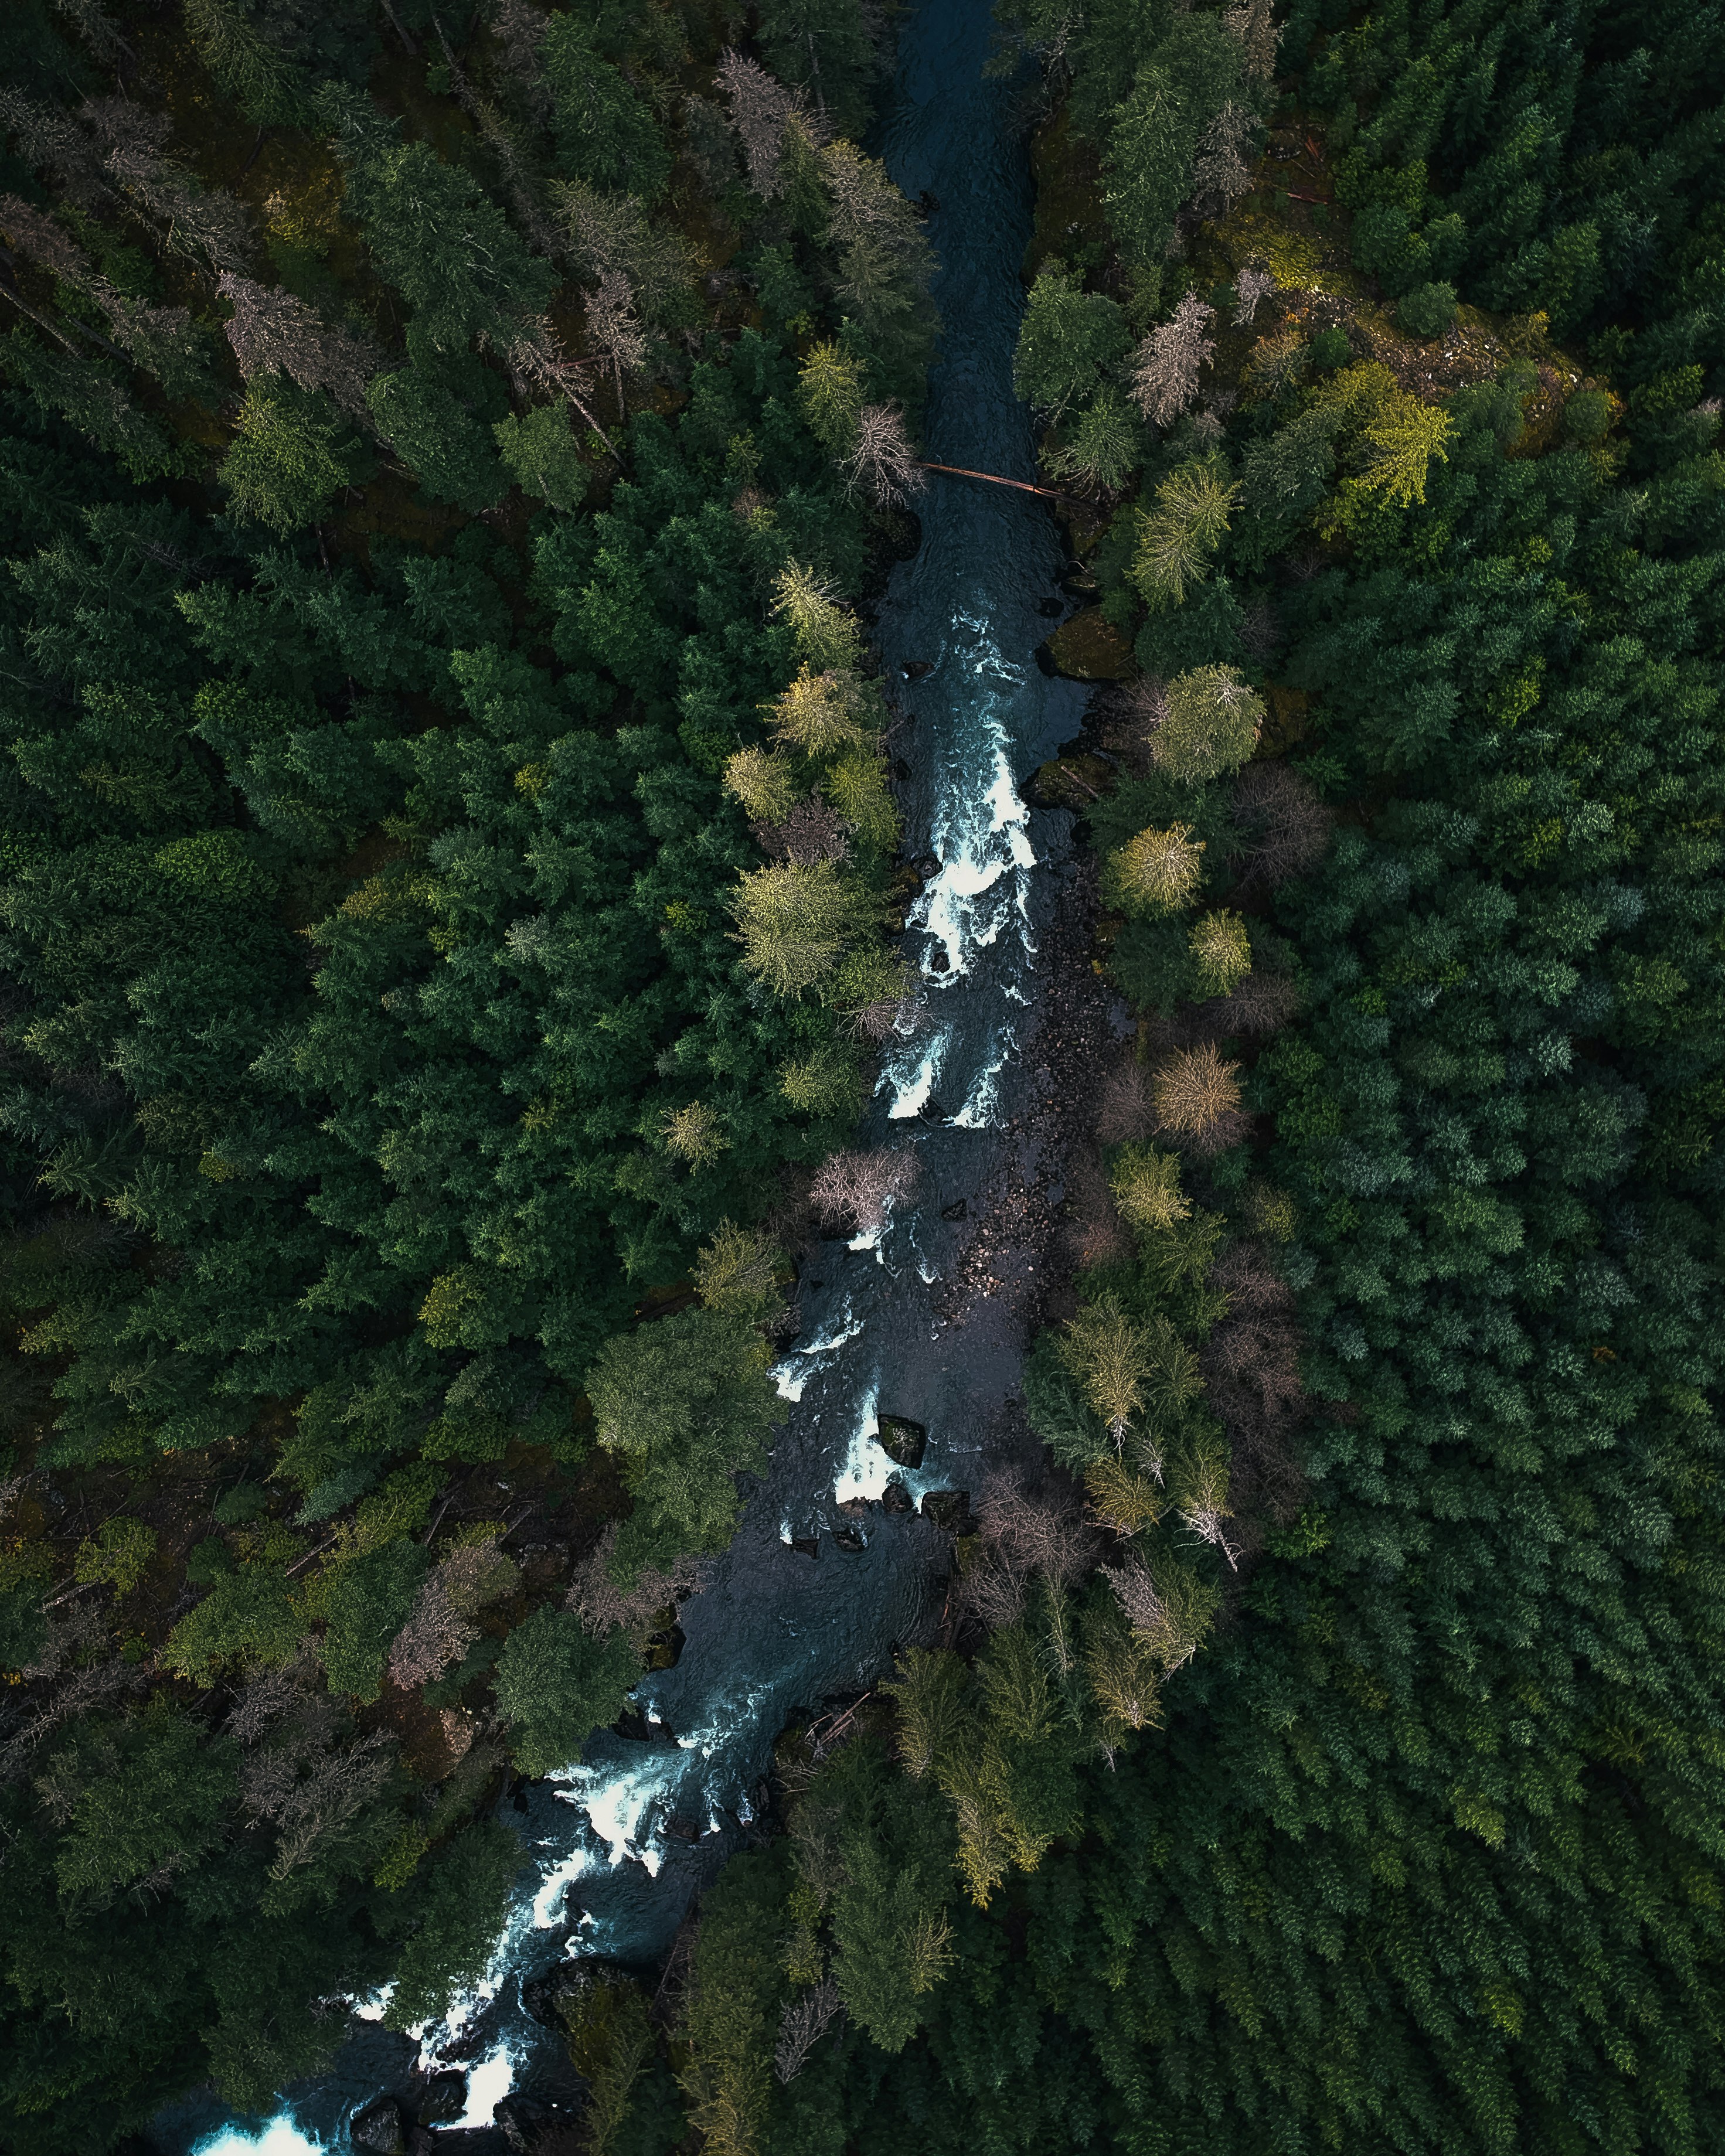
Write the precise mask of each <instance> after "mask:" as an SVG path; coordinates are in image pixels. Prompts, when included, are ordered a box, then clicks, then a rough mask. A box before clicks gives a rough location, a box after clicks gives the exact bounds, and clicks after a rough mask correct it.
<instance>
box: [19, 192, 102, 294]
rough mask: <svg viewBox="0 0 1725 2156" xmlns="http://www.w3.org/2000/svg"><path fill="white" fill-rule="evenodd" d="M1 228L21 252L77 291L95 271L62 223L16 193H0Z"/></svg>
mask: <svg viewBox="0 0 1725 2156" xmlns="http://www.w3.org/2000/svg"><path fill="white" fill-rule="evenodd" d="M0 232H3V233H4V234H6V237H7V238H8V239H9V240H10V241H11V243H12V244H13V247H14V248H15V249H17V250H18V253H19V254H28V256H29V257H30V259H31V260H32V261H33V262H38V263H39V264H41V266H42V267H43V268H44V269H49V270H52V271H53V273H54V275H55V276H56V277H58V278H59V279H60V280H61V281H62V283H64V284H67V285H72V286H73V287H74V289H75V290H79V291H82V290H85V287H86V285H88V284H89V283H90V280H91V278H92V277H93V276H94V275H95V268H94V265H93V264H92V263H91V261H90V257H89V256H88V255H87V254H85V251H84V249H82V248H81V247H80V245H79V244H78V243H77V241H76V240H75V239H73V237H72V235H71V234H70V233H69V232H68V231H67V230H66V228H65V227H64V225H63V224H56V223H55V222H54V219H53V218H51V217H49V215H48V213H47V212H46V211H45V210H39V209H35V208H32V207H31V205H30V204H29V203H26V202H20V201H19V199H18V197H17V196H16V195H0Z"/></svg>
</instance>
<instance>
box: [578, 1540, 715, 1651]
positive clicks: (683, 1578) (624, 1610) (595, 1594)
mask: <svg viewBox="0 0 1725 2156" xmlns="http://www.w3.org/2000/svg"><path fill="white" fill-rule="evenodd" d="M616 1548H617V1526H616V1522H613V1523H612V1524H611V1525H610V1526H609V1527H607V1528H606V1529H605V1532H603V1534H602V1535H601V1536H600V1537H599V1539H598V1543H597V1544H596V1545H595V1547H594V1548H593V1549H592V1550H590V1551H589V1552H588V1554H587V1556H585V1557H584V1558H582V1560H581V1562H580V1563H578V1565H577V1566H576V1568H575V1573H574V1578H572V1581H571V1583H570V1586H569V1591H568V1593H567V1595H565V1596H564V1598H563V1607H564V1608H565V1609H572V1610H573V1611H574V1612H575V1614H576V1615H577V1616H578V1618H579V1619H580V1620H581V1621H582V1623H583V1625H585V1626H586V1627H587V1629H588V1631H589V1632H591V1633H593V1635H595V1636H596V1637H597V1636H602V1635H603V1634H605V1633H607V1632H612V1631H615V1630H619V1629H621V1630H623V1631H625V1632H629V1633H631V1634H634V1635H635V1636H636V1637H638V1638H639V1637H644V1636H645V1635H647V1634H648V1633H649V1632H650V1631H652V1630H653V1629H654V1626H655V1625H656V1624H657V1622H658V1620H659V1619H660V1616H661V1614H663V1613H664V1612H665V1610H667V1609H675V1608H678V1607H680V1605H681V1604H683V1603H685V1602H686V1601H688V1600H689V1599H690V1598H691V1596H692V1595H696V1594H700V1593H701V1589H703V1588H704V1587H705V1586H706V1584H707V1579H708V1577H709V1568H708V1567H707V1566H706V1565H705V1564H704V1563H702V1562H701V1559H700V1558H692V1557H683V1558H678V1560H677V1562H676V1564H675V1567H674V1568H673V1569H672V1570H671V1571H670V1572H656V1571H655V1570H654V1569H653V1568H651V1567H650V1566H649V1567H647V1568H644V1570H643V1571H642V1572H641V1573H640V1574H639V1577H638V1578H637V1579H636V1581H635V1584H634V1586H633V1587H629V1588H623V1587H619V1585H618V1584H617V1582H616V1581H615V1580H614V1578H612V1576H611V1558H612V1555H613V1553H614V1551H615V1550H616Z"/></svg>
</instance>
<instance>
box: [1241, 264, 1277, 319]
mask: <svg viewBox="0 0 1725 2156" xmlns="http://www.w3.org/2000/svg"><path fill="white" fill-rule="evenodd" d="M1274 290H1276V280H1275V278H1274V277H1273V276H1271V274H1270V272H1269V271H1268V270H1267V269H1260V268H1259V267H1258V265H1257V264H1255V263H1252V262H1249V263H1248V264H1246V266H1245V269H1242V270H1241V271H1240V275H1239V276H1237V277H1236V278H1235V280H1234V322H1235V328H1236V329H1238V328H1240V327H1241V326H1243V325H1244V324H1245V323H1247V322H1249V321H1250V320H1251V319H1252V317H1253V316H1254V315H1255V314H1256V313H1257V311H1258V308H1259V305H1260V303H1261V302H1262V301H1263V300H1267V299H1268V298H1269V297H1270V295H1271V293H1272V292H1273V291H1274Z"/></svg>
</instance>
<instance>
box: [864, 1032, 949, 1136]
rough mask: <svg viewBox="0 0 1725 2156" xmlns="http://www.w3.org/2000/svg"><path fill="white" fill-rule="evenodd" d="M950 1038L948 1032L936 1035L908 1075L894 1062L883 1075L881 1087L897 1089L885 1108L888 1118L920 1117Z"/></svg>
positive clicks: (932, 1089)
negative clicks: (890, 1104) (890, 1102)
mask: <svg viewBox="0 0 1725 2156" xmlns="http://www.w3.org/2000/svg"><path fill="white" fill-rule="evenodd" d="M951 1038H952V1034H951V1033H950V1031H948V1032H946V1033H942V1034H939V1035H937V1038H936V1039H935V1041H934V1042H933V1044H932V1046H931V1047H929V1048H928V1049H927V1050H925V1051H924V1053H923V1055H922V1057H921V1059H920V1060H918V1062H917V1065H916V1069H915V1070H914V1071H912V1072H911V1073H910V1074H909V1075H901V1068H900V1067H899V1066H896V1065H895V1066H894V1067H892V1068H891V1069H889V1070H886V1072H884V1073H883V1074H882V1076H881V1080H880V1084H881V1085H882V1086H886V1085H891V1086H896V1088H897V1091H896V1092H895V1094H894V1095H893V1101H892V1106H891V1107H890V1108H889V1109H888V1110H887V1111H886V1113H887V1116H888V1118H889V1120H890V1121H891V1122H902V1121H903V1120H904V1119H905V1118H906V1116H920V1115H921V1114H922V1111H923V1109H924V1108H926V1107H927V1105H928V1096H929V1095H930V1094H931V1093H932V1092H933V1091H934V1081H935V1080H936V1078H937V1076H938V1075H940V1067H941V1059H942V1056H943V1055H945V1054H946V1052H947V1042H948V1041H949V1040H950V1039H951ZM877 1090H878V1088H877Z"/></svg>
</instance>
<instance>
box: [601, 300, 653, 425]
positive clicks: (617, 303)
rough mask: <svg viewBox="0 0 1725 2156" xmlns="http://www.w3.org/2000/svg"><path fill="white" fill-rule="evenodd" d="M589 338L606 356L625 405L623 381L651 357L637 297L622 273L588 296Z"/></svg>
mask: <svg viewBox="0 0 1725 2156" xmlns="http://www.w3.org/2000/svg"><path fill="white" fill-rule="evenodd" d="M587 334H588V337H589V338H590V339H591V340H592V341H593V346H594V349H595V350H596V351H598V352H602V353H603V355H604V357H605V362H606V364H607V365H608V367H610V369H611V372H612V374H613V377H614V379H615V382H616V384H617V403H618V405H619V408H621V407H622V404H623V377H624V375H625V374H636V373H639V372H640V369H641V366H642V363H643V362H644V360H645V359H646V357H647V333H646V331H644V329H643V328H642V326H641V321H640V317H639V315H638V314H637V313H636V312H635V299H634V291H633V290H632V289H631V287H630V285H629V280H628V278H627V277H625V276H624V274H623V272H622V271H621V270H620V269H608V270H607V271H606V273H605V275H603V277H601V278H600V280H599V281H598V287H597V289H596V290H593V291H590V292H589V293H588V295H587Z"/></svg>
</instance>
